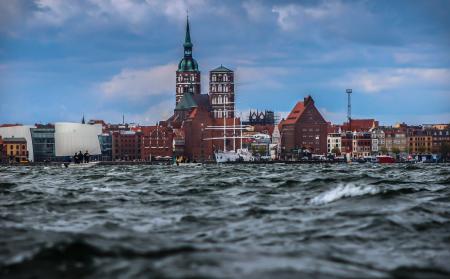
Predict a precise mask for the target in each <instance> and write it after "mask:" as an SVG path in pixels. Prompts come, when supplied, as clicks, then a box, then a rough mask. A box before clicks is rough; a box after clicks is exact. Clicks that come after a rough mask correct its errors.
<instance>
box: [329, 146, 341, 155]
mask: <svg viewBox="0 0 450 279" xmlns="http://www.w3.org/2000/svg"><path fill="white" fill-rule="evenodd" d="M331 153H333V154H336V155H341V151H340V150H339V148H337V147H336V146H335V147H334V148H333V150H331Z"/></svg>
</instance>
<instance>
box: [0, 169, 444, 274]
mask: <svg viewBox="0 0 450 279" xmlns="http://www.w3.org/2000/svg"><path fill="white" fill-rule="evenodd" d="M0 268H1V270H0V277H2V278H82V277H87V278H277V279H281V278H449V277H450V166H449V165H389V166H382V165H369V164H367V165H351V166H349V165H344V164H342V165H235V166H216V165H207V166H202V167H171V166H99V167H94V168H91V169H63V168H57V167H0ZM33 276H34V277H33Z"/></svg>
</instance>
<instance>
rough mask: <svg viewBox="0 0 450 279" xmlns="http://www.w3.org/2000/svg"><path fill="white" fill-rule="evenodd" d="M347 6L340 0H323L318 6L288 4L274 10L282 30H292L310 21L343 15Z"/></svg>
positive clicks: (326, 19)
mask: <svg viewBox="0 0 450 279" xmlns="http://www.w3.org/2000/svg"><path fill="white" fill-rule="evenodd" d="M345 9H346V8H345V6H344V5H343V4H342V3H341V2H340V1H323V2H322V3H321V4H319V5H318V6H304V5H301V4H287V5H279V6H274V7H273V8H272V12H273V13H275V14H277V23H278V25H279V27H280V28H281V29H282V30H285V31H290V30H294V29H297V28H301V27H302V26H303V25H305V24H306V23H308V22H319V21H328V20H330V19H334V18H336V17H338V16H339V15H342V14H343V12H344V11H345Z"/></svg>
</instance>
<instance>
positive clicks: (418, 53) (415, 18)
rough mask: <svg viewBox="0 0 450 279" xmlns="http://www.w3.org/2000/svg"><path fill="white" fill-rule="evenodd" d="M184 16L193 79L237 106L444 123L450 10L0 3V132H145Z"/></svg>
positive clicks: (332, 2) (141, 1) (193, 1)
mask: <svg viewBox="0 0 450 279" xmlns="http://www.w3.org/2000/svg"><path fill="white" fill-rule="evenodd" d="M187 11H188V13H189V20H190V27H191V38H192V42H193V44H194V48H193V56H194V58H195V59H196V60H197V62H198V64H199V69H200V71H201V73H202V77H201V78H202V88H203V91H202V93H203V94H206V93H208V92H206V90H207V88H208V86H207V84H208V80H207V79H208V72H209V71H210V70H212V69H214V68H215V67H218V66H220V65H221V64H223V65H224V66H226V67H228V68H230V69H233V70H234V71H235V93H236V107H237V110H238V111H241V112H243V113H245V112H247V111H248V110H249V109H259V110H264V109H270V110H274V111H275V112H276V113H278V114H279V115H281V116H285V115H286V114H287V113H288V112H289V111H290V110H291V109H292V108H293V106H294V105H295V103H296V102H298V101H302V100H303V98H304V97H305V96H307V95H311V96H312V97H313V98H314V100H315V104H316V106H317V107H318V108H319V110H320V111H321V112H322V114H323V115H324V117H325V119H326V120H328V121H331V122H333V123H342V122H343V121H345V119H346V113H347V96H346V93H345V89H347V88H352V89H353V94H352V117H353V118H375V119H377V120H379V121H380V122H381V124H384V125H391V124H395V123H397V122H406V123H409V124H421V123H443V122H447V123H448V122H450V1H447V0H427V1H422V0H396V1H391V0H377V1H369V0H367V1H346V0H327V1H320V0H319V1H284V0H279V1H269V0H267V1H264V0H261V1H257V0H244V1H237V0H236V1H234V0H228V1H218V0H133V1H132V0H128V1H125V0H80V1H65V0H33V1H32V0H11V1H6V0H0V123H23V124H34V123H48V122H61V121H75V122H78V121H80V120H81V118H82V116H83V115H85V117H86V119H103V120H105V121H106V122H110V123H118V122H121V121H122V115H124V116H125V121H127V122H135V123H139V124H150V125H153V124H155V123H156V122H157V121H158V120H164V119H167V118H168V117H169V116H170V115H171V113H172V112H173V109H174V106H175V71H176V68H177V64H178V62H179V61H180V59H181V58H182V56H183V47H182V44H183V41H184V33H185V24H186V14H187Z"/></svg>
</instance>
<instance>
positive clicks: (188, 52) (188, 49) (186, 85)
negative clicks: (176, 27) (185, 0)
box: [176, 16, 200, 104]
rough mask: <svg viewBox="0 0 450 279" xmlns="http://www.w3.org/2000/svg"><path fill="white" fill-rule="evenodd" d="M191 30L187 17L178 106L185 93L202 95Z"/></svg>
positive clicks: (178, 83) (180, 64)
mask: <svg viewBox="0 0 450 279" xmlns="http://www.w3.org/2000/svg"><path fill="white" fill-rule="evenodd" d="M193 46H194V45H193V44H192V41H191V28H190V24H189V16H187V17H186V33H185V36H184V43H183V48H184V55H183V58H182V59H181V61H180V63H178V70H177V83H176V104H178V102H180V100H181V99H182V98H183V95H184V94H185V93H191V94H193V95H196V94H200V71H199V70H198V64H197V61H195V59H194V58H193V57H192V47H193Z"/></svg>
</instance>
